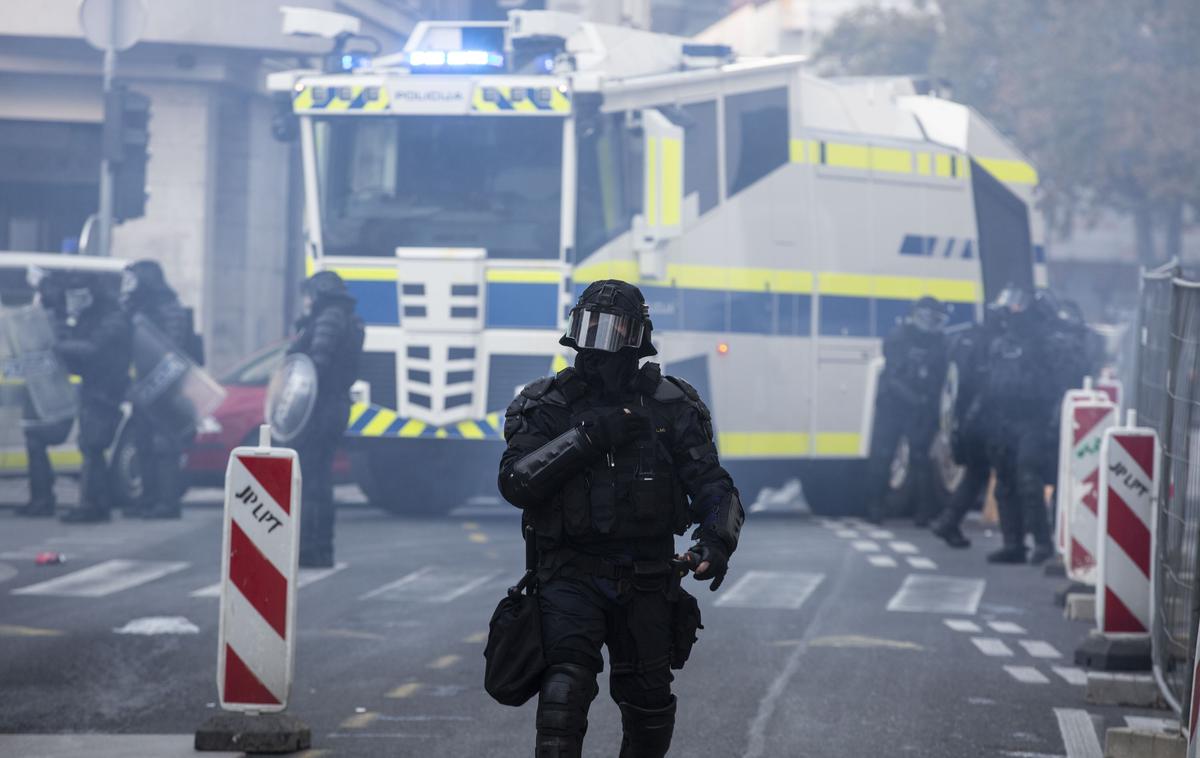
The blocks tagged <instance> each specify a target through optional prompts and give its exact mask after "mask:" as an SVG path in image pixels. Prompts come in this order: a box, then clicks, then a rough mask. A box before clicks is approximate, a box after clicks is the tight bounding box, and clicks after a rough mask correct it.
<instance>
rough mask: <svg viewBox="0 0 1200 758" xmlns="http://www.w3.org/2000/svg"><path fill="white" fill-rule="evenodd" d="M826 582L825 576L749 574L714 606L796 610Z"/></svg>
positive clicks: (784, 573) (775, 572)
mask: <svg viewBox="0 0 1200 758" xmlns="http://www.w3.org/2000/svg"><path fill="white" fill-rule="evenodd" d="M824 579H825V575H824V574H807V573H798V572H786V571H748V572H746V574H745V575H743V576H742V578H741V579H739V580H738V581H737V583H736V584H734V585H733V586H732V587H730V588H729V589H727V590H725V591H724V592H723V593H721V597H719V598H717V602H716V603H715V605H719V606H723V607H726V608H783V609H787V610H793V611H794V610H798V609H799V608H800V606H802V605H804V602H805V601H806V600H808V598H809V597H810V596H811V595H812V594H813V592H814V591H815V590H816V589H817V587H818V586H819V585H820V584H821V581H822V580H824Z"/></svg>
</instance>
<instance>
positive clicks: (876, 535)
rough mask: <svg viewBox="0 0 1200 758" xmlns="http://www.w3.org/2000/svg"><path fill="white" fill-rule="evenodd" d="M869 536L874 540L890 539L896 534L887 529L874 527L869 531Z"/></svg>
mask: <svg viewBox="0 0 1200 758" xmlns="http://www.w3.org/2000/svg"><path fill="white" fill-rule="evenodd" d="M867 536H868V537H870V538H871V539H873V540H890V539H891V538H892V537H895V536H896V535H894V534H892V533H891V532H889V531H888V530H887V529H872V530H871V531H869V532H867Z"/></svg>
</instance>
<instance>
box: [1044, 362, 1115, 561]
mask: <svg viewBox="0 0 1200 758" xmlns="http://www.w3.org/2000/svg"><path fill="white" fill-rule="evenodd" d="M1103 397H1104V396H1103V395H1102V394H1100V393H1099V392H1097V391H1096V390H1095V389H1093V387H1092V379H1091V377H1088V378H1086V379H1084V380H1083V389H1076V390H1067V392H1066V394H1064V395H1063V401H1062V407H1061V411H1060V416H1059V422H1058V428H1059V435H1058V487H1057V488H1056V489H1055V492H1054V498H1055V500H1054V504H1055V508H1054V511H1055V513H1054V519H1053V521H1054V543H1055V545H1056V546H1057V548H1058V554H1059V555H1066V554H1067V545H1068V541H1067V510H1068V505H1069V504H1070V502H1071V453H1072V451H1073V450H1074V447H1075V446H1074V439H1075V432H1074V423H1075V421H1074V411H1075V406H1077V405H1079V404H1080V403H1086V402H1091V401H1094V400H1102V399H1103Z"/></svg>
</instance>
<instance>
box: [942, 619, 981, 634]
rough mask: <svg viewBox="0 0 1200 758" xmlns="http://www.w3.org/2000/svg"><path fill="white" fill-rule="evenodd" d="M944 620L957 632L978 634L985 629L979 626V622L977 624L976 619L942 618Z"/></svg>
mask: <svg viewBox="0 0 1200 758" xmlns="http://www.w3.org/2000/svg"><path fill="white" fill-rule="evenodd" d="M942 622H943V623H944V624H945V625H946V626H948V627H950V628H951V629H953V630H954V631H956V632H970V633H971V634H978V633H979V632H982V631H983V630H982V629H980V628H979V624H976V623H975V622H974V621H967V620H966V619H942Z"/></svg>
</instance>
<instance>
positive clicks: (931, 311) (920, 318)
mask: <svg viewBox="0 0 1200 758" xmlns="http://www.w3.org/2000/svg"><path fill="white" fill-rule="evenodd" d="M949 320H950V314H948V313H947V312H946V306H944V305H942V302H941V301H940V300H938V299H937V298H936V297H930V296H928V295H926V296H925V297H923V298H921V299H920V300H918V301H917V302H915V303H913V306H912V309H911V310H910V311H909V313H908V322H909V323H910V324H912V325H913V326H915V327H916V328H917V329H919V330H921V331H922V332H929V333H933V332H940V331H942V329H944V328H945V327H946V322H947V321H949Z"/></svg>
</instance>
